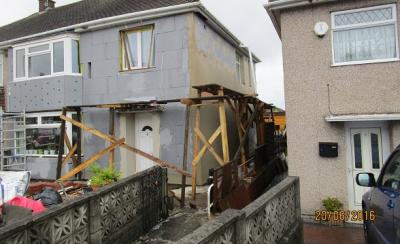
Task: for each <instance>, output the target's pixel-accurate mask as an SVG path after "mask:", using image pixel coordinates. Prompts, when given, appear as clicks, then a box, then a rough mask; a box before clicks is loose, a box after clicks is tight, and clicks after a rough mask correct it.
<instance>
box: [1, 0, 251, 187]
mask: <svg viewBox="0 0 400 244" xmlns="http://www.w3.org/2000/svg"><path fill="white" fill-rule="evenodd" d="M0 54H1V55H0V60H2V63H0V64H3V66H1V65H0V67H2V71H4V72H3V74H4V75H3V77H2V78H3V79H4V83H5V84H6V88H7V107H6V109H7V111H9V112H21V111H26V113H27V115H26V124H27V129H26V144H27V145H26V152H27V154H28V160H27V167H28V170H31V171H32V174H33V177H36V178H49V179H54V178H55V174H56V167H57V151H58V141H59V135H60V118H59V117H58V116H59V115H60V113H61V112H60V111H61V108H63V107H64V106H81V105H96V104H110V103H129V102H135V101H154V100H163V99H164V100H165V99H177V98H185V97H195V96H197V92H196V90H195V89H192V87H193V86H199V85H205V84H217V85H220V86H224V87H226V88H229V89H231V90H234V91H236V92H240V93H242V94H254V93H255V86H256V82H255V75H254V66H255V63H257V62H259V60H258V58H257V57H256V56H254V55H252V54H251V52H250V51H249V49H248V48H246V47H244V46H243V45H242V43H241V42H240V41H239V40H238V39H237V38H236V37H235V36H234V35H233V34H232V33H231V32H229V30H227V29H226V28H225V27H224V26H223V25H222V24H221V23H220V22H219V21H218V20H217V19H216V18H215V17H214V16H213V15H212V14H211V13H210V12H208V11H207V9H206V8H205V7H204V6H203V5H202V4H201V3H200V2H199V1H197V0H160V1H147V0H107V1H103V0H82V1H79V2H76V3H73V4H69V5H65V6H62V7H55V2H54V1H52V0H47V1H46V0H39V12H37V13H34V14H32V15H31V16H28V17H26V18H24V19H21V20H19V21H17V22H14V23H11V24H9V25H6V26H3V27H0ZM216 110H217V108H216ZM217 111H218V110H217ZM68 116H72V117H74V116H76V115H75V114H73V113H70V114H68ZM192 117H193V116H192ZM184 118H185V108H184V107H183V106H179V105H171V104H168V105H166V106H164V108H163V109H162V110H160V111H144V112H143V111H141V112H137V113H136V112H135V111H126V112H121V113H117V114H116V115H115V125H116V126H115V127H116V131H115V134H116V137H118V138H125V140H126V142H127V143H128V144H130V145H134V146H135V147H137V148H139V149H142V150H143V151H146V152H150V153H151V154H153V155H154V156H157V157H159V158H162V159H163V160H166V161H168V162H173V163H176V164H177V165H178V166H179V167H181V164H182V154H183V137H184V136H183V135H184V125H185V121H184ZM203 118H204V116H203ZM192 119H193V118H192ZM82 120H83V121H84V123H85V124H87V125H89V126H91V127H94V128H97V129H100V130H101V131H103V132H108V123H109V121H108V111H105V110H103V111H99V110H98V109H97V110H96V109H91V108H84V109H83V110H82ZM217 122H219V121H218V116H217V114H216V115H215V116H209V117H208V118H207V123H203V124H202V126H203V127H204V128H203V129H204V131H205V133H210V134H211V132H212V131H211V128H213V126H215V125H216V124H217ZM67 125H68V124H67ZM208 126H209V127H210V129H207V127H208ZM232 130H234V129H233V128H232ZM66 131H67V135H68V136H69V138H72V140H73V143H75V141H76V140H77V139H76V138H77V132H76V131H75V129H74V128H73V127H72V126H67V128H66ZM233 133H235V132H233ZM206 136H207V137H208V136H210V135H208V134H207V135H206ZM190 143H191V142H190ZM82 145H83V157H84V158H87V157H89V156H91V155H92V154H94V153H96V152H97V151H99V150H100V149H102V148H104V147H106V146H107V144H106V142H105V141H104V140H102V139H98V138H95V137H94V136H92V135H89V134H84V137H83V139H82ZM190 145H191V146H190V147H189V150H190V152H189V154H191V151H192V144H190ZM65 151H66V149H65ZM232 153H234V152H233V150H232ZM190 158H191V157H190V156H189V159H190ZM115 160H116V163H117V166H118V167H119V169H120V170H121V171H122V172H123V175H124V176H127V175H131V174H133V173H135V172H137V171H141V170H143V169H146V168H148V167H150V166H151V165H152V164H153V163H152V162H151V161H149V160H147V159H145V158H142V157H140V156H135V155H134V154H128V153H127V152H124V151H120V150H116V156H115ZM204 161H206V167H204V169H203V170H202V171H201V172H199V174H198V183H200V184H202V183H204V182H206V180H207V177H208V169H209V168H213V167H215V166H217V165H218V163H217V162H216V161H215V160H213V158H212V157H211V155H207V156H206V157H205V158H204ZM100 162H101V163H102V164H103V165H106V162H107V159H106V158H103V159H102V160H101V161H100ZM189 165H190V164H189ZM64 170H65V169H64ZM189 170H190V168H189ZM169 174H170V175H169V182H178V179H179V182H180V178H178V176H179V177H180V175H177V174H175V173H174V172H169Z"/></svg>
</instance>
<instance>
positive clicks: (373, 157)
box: [349, 128, 383, 210]
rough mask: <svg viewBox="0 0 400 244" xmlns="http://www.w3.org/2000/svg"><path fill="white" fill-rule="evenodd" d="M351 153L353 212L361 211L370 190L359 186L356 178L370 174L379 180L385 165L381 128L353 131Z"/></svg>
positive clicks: (351, 133) (351, 132)
mask: <svg viewBox="0 0 400 244" xmlns="http://www.w3.org/2000/svg"><path fill="white" fill-rule="evenodd" d="M350 135H351V153H352V168H351V170H352V172H351V177H352V179H351V180H352V183H353V184H352V185H353V189H351V191H352V192H353V194H354V198H353V202H350V204H349V205H350V206H349V207H350V208H351V210H359V209H361V203H362V196H363V195H364V193H365V192H367V191H368V190H369V188H367V187H361V186H358V185H357V183H356V176H357V174H358V173H362V172H369V173H373V174H374V175H375V179H378V176H379V173H380V171H381V168H382V164H383V151H382V132H381V128H360V129H351V130H350Z"/></svg>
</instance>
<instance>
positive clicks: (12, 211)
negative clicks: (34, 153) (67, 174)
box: [0, 171, 92, 227]
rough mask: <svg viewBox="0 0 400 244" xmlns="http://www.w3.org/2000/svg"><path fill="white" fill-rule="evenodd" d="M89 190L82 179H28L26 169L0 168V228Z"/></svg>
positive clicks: (28, 173)
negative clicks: (68, 180) (7, 169)
mask: <svg viewBox="0 0 400 244" xmlns="http://www.w3.org/2000/svg"><path fill="white" fill-rule="evenodd" d="M91 191H92V188H90V187H88V185H87V184H86V182H84V181H79V182H78V181H76V182H72V181H71V182H64V183H63V184H59V183H57V182H54V181H53V182H52V181H33V180H32V181H31V179H30V172H28V171H0V227H3V226H5V225H8V224H12V223H14V222H15V221H17V220H19V219H22V218H25V217H29V216H32V214H39V213H42V212H43V211H46V209H47V208H50V207H52V206H54V205H57V204H60V203H62V202H66V201H70V200H73V199H75V198H77V197H80V196H82V195H84V194H85V193H87V192H91Z"/></svg>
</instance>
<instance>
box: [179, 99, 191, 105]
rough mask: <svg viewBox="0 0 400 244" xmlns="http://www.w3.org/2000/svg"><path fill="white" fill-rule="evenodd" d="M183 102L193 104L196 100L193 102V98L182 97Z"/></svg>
mask: <svg viewBox="0 0 400 244" xmlns="http://www.w3.org/2000/svg"><path fill="white" fill-rule="evenodd" d="M180 102H181V103H182V104H184V105H192V104H193V103H194V102H193V100H192V99H189V98H183V99H181V101H180Z"/></svg>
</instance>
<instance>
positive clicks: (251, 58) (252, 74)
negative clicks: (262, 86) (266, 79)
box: [247, 48, 257, 91]
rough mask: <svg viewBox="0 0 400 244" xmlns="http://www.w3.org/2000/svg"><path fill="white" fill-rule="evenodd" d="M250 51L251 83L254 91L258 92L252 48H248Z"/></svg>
mask: <svg viewBox="0 0 400 244" xmlns="http://www.w3.org/2000/svg"><path fill="white" fill-rule="evenodd" d="M247 49H248V50H249V57H250V69H251V70H250V74H251V75H250V76H251V81H250V82H252V83H253V86H254V89H255V90H256V91H257V83H256V74H255V72H254V62H253V53H252V52H251V50H250V48H247Z"/></svg>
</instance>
